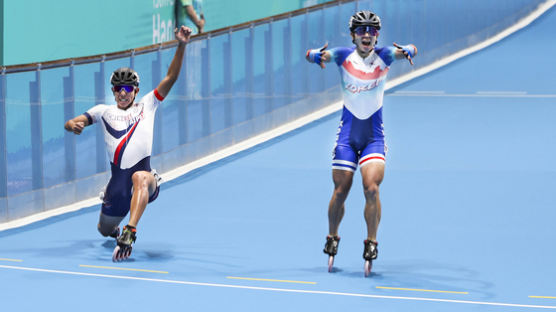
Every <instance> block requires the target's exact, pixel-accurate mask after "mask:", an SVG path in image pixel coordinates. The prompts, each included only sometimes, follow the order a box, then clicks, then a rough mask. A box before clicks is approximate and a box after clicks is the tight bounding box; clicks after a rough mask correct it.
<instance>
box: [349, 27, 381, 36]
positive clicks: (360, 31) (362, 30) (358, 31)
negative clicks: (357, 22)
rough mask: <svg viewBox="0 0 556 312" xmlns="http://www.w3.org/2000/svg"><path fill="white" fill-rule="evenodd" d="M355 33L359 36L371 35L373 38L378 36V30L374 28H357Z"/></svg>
mask: <svg viewBox="0 0 556 312" xmlns="http://www.w3.org/2000/svg"><path fill="white" fill-rule="evenodd" d="M353 32H354V33H355V34H357V35H359V36H363V35H364V34H366V33H369V35H371V36H378V30H377V29H376V28H374V27H372V26H357V27H355V29H354V30H353Z"/></svg>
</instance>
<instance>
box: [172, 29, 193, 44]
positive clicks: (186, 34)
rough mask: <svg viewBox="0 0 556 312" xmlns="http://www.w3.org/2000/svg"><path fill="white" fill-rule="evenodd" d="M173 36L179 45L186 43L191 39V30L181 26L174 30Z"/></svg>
mask: <svg viewBox="0 0 556 312" xmlns="http://www.w3.org/2000/svg"><path fill="white" fill-rule="evenodd" d="M174 34H175V36H176V39H177V40H178V41H179V42H180V43H188V42H189V38H190V37H191V28H189V27H185V26H183V25H182V26H181V27H180V28H176V29H174Z"/></svg>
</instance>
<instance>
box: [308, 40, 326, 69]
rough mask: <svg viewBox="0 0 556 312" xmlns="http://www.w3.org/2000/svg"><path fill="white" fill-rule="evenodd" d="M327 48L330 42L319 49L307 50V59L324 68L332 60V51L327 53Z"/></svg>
mask: <svg viewBox="0 0 556 312" xmlns="http://www.w3.org/2000/svg"><path fill="white" fill-rule="evenodd" d="M326 48H328V42H327V43H325V44H324V45H323V46H322V47H320V48H318V49H313V50H307V53H306V54H305V59H307V61H308V62H310V63H316V64H318V65H319V66H320V67H321V68H324V67H325V66H324V63H328V62H330V61H331V60H332V54H330V51H327V50H326Z"/></svg>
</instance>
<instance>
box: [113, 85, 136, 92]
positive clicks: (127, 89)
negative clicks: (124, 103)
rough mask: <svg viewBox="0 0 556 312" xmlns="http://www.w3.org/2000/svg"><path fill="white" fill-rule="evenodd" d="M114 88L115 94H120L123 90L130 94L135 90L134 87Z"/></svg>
mask: <svg viewBox="0 0 556 312" xmlns="http://www.w3.org/2000/svg"><path fill="white" fill-rule="evenodd" d="M113 88H114V92H120V91H122V89H124V90H125V92H127V93H130V92H132V91H133V90H135V87H134V86H114V87H113Z"/></svg>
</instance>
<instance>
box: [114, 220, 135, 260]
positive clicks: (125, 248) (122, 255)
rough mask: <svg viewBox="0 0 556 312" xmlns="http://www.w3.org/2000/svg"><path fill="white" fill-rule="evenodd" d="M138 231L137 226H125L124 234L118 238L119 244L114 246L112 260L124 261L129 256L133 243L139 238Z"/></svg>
mask: <svg viewBox="0 0 556 312" xmlns="http://www.w3.org/2000/svg"><path fill="white" fill-rule="evenodd" d="M136 233H137V230H136V229H135V227H132V226H129V225H126V226H124V230H123V231H122V235H120V236H118V238H117V239H116V242H117V244H118V245H117V246H116V248H114V252H113V253H112V261H114V262H116V261H122V260H125V259H127V258H129V256H130V255H131V249H132V248H133V243H135V239H136V238H137V235H136Z"/></svg>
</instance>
